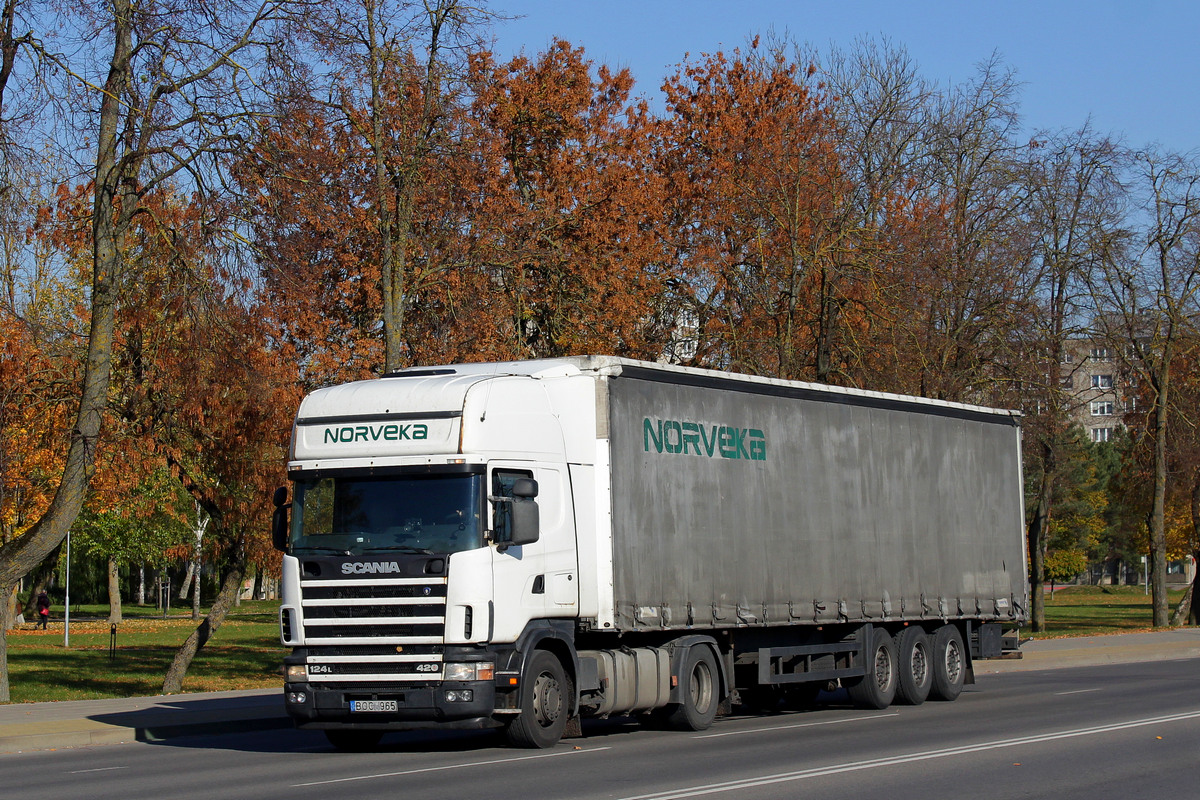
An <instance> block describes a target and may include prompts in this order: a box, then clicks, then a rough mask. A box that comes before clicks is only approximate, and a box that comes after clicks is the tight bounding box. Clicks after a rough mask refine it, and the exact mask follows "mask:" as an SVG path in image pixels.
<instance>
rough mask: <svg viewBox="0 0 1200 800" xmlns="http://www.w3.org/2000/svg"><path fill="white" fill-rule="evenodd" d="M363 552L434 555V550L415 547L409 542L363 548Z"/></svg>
mask: <svg viewBox="0 0 1200 800" xmlns="http://www.w3.org/2000/svg"><path fill="white" fill-rule="evenodd" d="M363 553H364V554H365V553H419V554H421V555H423V556H431V555H433V551H432V550H426V549H425V548H424V547H413V546H412V545H407V544H394V545H390V546H388V547H368V548H366V549H365V550H363Z"/></svg>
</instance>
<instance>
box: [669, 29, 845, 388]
mask: <svg viewBox="0 0 1200 800" xmlns="http://www.w3.org/2000/svg"><path fill="white" fill-rule="evenodd" d="M814 75H815V68H813V67H805V66H803V65H801V64H799V63H797V62H796V61H795V60H794V59H791V58H789V57H788V56H787V54H786V53H785V51H784V50H783V48H782V47H770V48H763V47H761V46H760V43H759V42H758V41H757V40H755V41H754V42H753V43H751V45H750V47H749V48H748V50H747V51H746V52H742V51H740V50H735V51H734V53H733V54H732V55H730V56H726V55H725V54H723V53H716V54H713V55H709V56H707V57H706V58H704V59H703V60H702V61H700V62H699V63H692V64H688V65H685V67H684V69H683V70H682V71H681V72H679V73H678V74H676V75H674V76H672V77H670V78H669V79H668V80H667V82H666V84H665V85H664V90H665V92H666V96H667V104H668V115H667V118H666V120H665V121H664V124H663V130H664V133H663V140H662V143H661V144H660V153H661V156H662V160H663V164H662V169H663V170H664V173H665V174H666V175H667V177H668V180H669V195H670V196H671V197H672V198H673V199H674V205H673V207H672V209H671V211H672V219H671V220H670V221H669V225H670V226H671V229H672V233H673V234H674V236H675V237H676V240H675V242H674V245H675V258H676V265H677V268H678V269H679V270H680V271H681V272H682V273H683V274H684V275H686V278H685V280H684V284H685V285H686V287H687V291H688V295H689V297H688V303H689V306H690V311H691V312H692V315H693V316H694V319H695V321H696V327H697V345H698V349H697V352H696V356H695V359H694V360H695V362H696V363H699V364H704V365H707V366H714V367H724V368H728V369H733V370H738V371H747V372H753V373H759V374H767V375H774V376H777V377H781V378H792V379H797V378H801V379H804V378H806V379H816V380H821V381H832V380H834V379H836V378H837V377H838V376H839V375H843V374H844V371H845V351H844V349H843V344H844V337H845V335H846V331H847V329H848V327H849V326H852V325H854V324H855V323H854V322H853V321H852V318H853V317H854V316H855V315H856V313H857V312H856V308H855V307H856V304H858V303H859V302H860V299H861V298H860V293H861V292H862V291H864V288H865V283H864V282H863V281H862V280H861V277H862V276H861V274H860V269H859V267H860V265H861V263H862V261H861V259H860V257H859V256H860V253H859V251H860V249H861V248H863V247H864V246H865V243H866V241H867V240H868V239H869V234H864V232H863V231H862V230H860V229H859V228H858V226H857V225H855V221H854V219H853V217H852V216H851V215H850V214H849V213H848V212H849V210H850V208H849V200H850V191H849V189H850V187H849V184H848V183H847V180H846V174H845V171H844V168H843V164H842V155H841V154H840V153H839V152H838V148H837V143H838V135H839V125H838V122H837V120H836V119H835V118H834V116H833V115H832V114H831V113H830V108H829V105H828V102H827V99H826V97H825V96H824V94H823V87H822V86H821V84H819V83H817V82H816V81H814V79H813V77H814ZM843 379H844V378H843Z"/></svg>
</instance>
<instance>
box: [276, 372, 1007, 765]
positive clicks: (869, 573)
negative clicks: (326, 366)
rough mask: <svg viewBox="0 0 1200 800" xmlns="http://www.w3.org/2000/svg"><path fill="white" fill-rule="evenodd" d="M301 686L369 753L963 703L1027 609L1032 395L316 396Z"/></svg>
mask: <svg viewBox="0 0 1200 800" xmlns="http://www.w3.org/2000/svg"><path fill="white" fill-rule="evenodd" d="M288 473H289V478H290V480H291V483H292V498H291V502H290V503H288V502H287V500H288V497H287V494H288V493H287V492H286V490H284V489H280V490H279V491H277V492H276V497H275V503H276V506H277V510H276V514H275V519H274V523H273V529H274V530H273V534H274V538H275V544H276V546H277V547H278V548H279V549H281V550H282V551H283V552H284V556H283V602H282V607H281V611H280V624H281V631H282V639H283V643H284V644H285V645H288V646H289V647H291V648H292V651H291V653H290V655H289V656H288V657H287V658H286V686H285V698H286V706H287V709H288V712H289V714H290V715H291V716H292V717H293V718H294V720H295V721H296V723H297V724H298V725H299V726H300V727H304V728H317V729H323V730H324V731H325V732H326V734H327V735H328V737H329V739H330V741H331V742H332V743H333V744H334V745H336V746H338V747H340V748H344V749H361V748H367V747H371V746H373V745H374V744H375V743H377V742H378V740H379V738H380V737H381V736H382V734H383V732H385V731H388V730H399V729H406V728H416V727H434V726H444V727H487V726H495V727H500V728H503V729H504V731H505V733H506V735H507V737H508V739H509V741H510V742H512V743H513V744H516V745H520V746H526V747H550V746H552V745H554V744H555V743H556V742H557V741H558V740H559V739H560V737H562V736H563V735H564V734H565V733H577V727H578V725H579V722H578V720H579V719H580V718H581V717H588V716H592V717H605V716H616V715H622V716H626V715H632V716H639V717H640V718H642V719H643V720H645V721H647V722H649V723H652V724H656V725H663V726H668V727H676V728H682V729H690V730H701V729H703V728H706V727H707V726H709V725H710V724H711V723H712V720H713V718H714V715H715V714H716V713H717V712H718V710H719V709H725V708H728V707H729V705H730V704H731V703H744V704H758V705H769V706H774V705H776V704H783V703H796V704H803V703H808V702H810V701H811V700H813V699H814V698H815V697H816V694H817V693H818V692H819V691H820V690H821V689H823V688H829V687H832V686H834V685H836V684H840V685H841V686H843V687H846V688H847V689H848V692H849V697H850V698H851V699H852V700H853V702H854V703H856V704H858V705H860V706H862V707H871V708H884V707H886V706H887V705H889V704H890V703H892V702H904V703H910V704H916V703H921V702H922V701H924V700H925V699H926V698H927V697H930V696H932V697H936V698H940V699H945V700H952V699H954V698H955V697H956V696H957V695H958V694H959V692H960V691H961V690H962V687H963V685H964V683H970V682H972V680H973V672H972V666H973V663H974V661H975V660H976V659H980V658H989V657H995V656H998V655H1000V654H1001V653H1002V651H1004V650H1006V649H1010V648H1011V647H1012V646H1014V645H1013V637H1011V636H1009V635H1006V633H1007V632H1008V631H1011V630H1013V629H1016V628H1017V627H1018V626H1019V625H1020V623H1021V622H1022V621H1023V619H1024V617H1025V613H1026V607H1027V603H1026V598H1027V592H1028V590H1027V586H1028V584H1027V579H1026V555H1025V540H1024V536H1023V525H1022V520H1023V512H1022V480H1021V456H1020V429H1019V415H1018V414H1016V413H1015V412H1010V411H1000V410H995V409H990V408H982V407H978V406H968V405H959V404H952V403H944V402H938V401H933V400H926V399H920V398H913V397H902V396H897V395H889V394H881V393H877V392H867V391H858V390H852V389H842V388H834V387H828V386H818V385H813V384H806V383H796V382H788V381H780V380H772V379H766V378H758V377H751V376H745V375H734V374H728V373H721V372H713V371H707V370H698V369H689V368H682V367H673V366H664V365H660V364H652V363H646V362H639V361H631V360H625V359H619V358H611V357H600V356H581V357H571V358H561V359H547V360H539V361H526V362H511V363H496V364H459V365H452V366H445V367H434V368H414V369H409V370H404V371H401V372H397V373H395V374H392V375H388V376H386V377H383V378H380V379H377V380H368V381H361V382H356V383H350V384H346V385H342V386H333V387H330V388H326V389H321V390H319V391H316V392H314V393H312V394H311V395H309V396H308V397H307V398H305V400H304V401H303V403H302V405H301V407H300V410H299V413H298V415H297V417H296V420H295V428H294V431H293V438H292V446H291V452H290V457H289V462H288Z"/></svg>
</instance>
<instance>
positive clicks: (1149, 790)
mask: <svg viewBox="0 0 1200 800" xmlns="http://www.w3.org/2000/svg"><path fill="white" fill-rule="evenodd" d="M833 699H835V700H836V699H837V697H836V696H835V697H834V698H833ZM585 733H586V734H587V735H586V737H585V738H583V739H575V740H566V741H564V742H562V743H560V744H559V745H558V746H557V747H555V748H554V749H552V750H548V751H521V750H512V749H507V748H505V747H502V746H500V743H499V741H498V739H497V737H495V736H494V735H491V734H487V733H442V732H439V733H437V734H429V733H420V732H412V733H405V734H392V735H390V736H389V737H388V738H386V739H385V740H384V743H383V745H382V749H381V750H380V751H379V752H376V753H370V754H347V753H338V752H335V751H334V750H333V749H332V748H330V747H329V746H328V745H327V744H326V743H325V739H324V737H323V736H322V735H321V734H319V733H311V732H301V731H293V730H284V731H271V732H260V733H254V734H245V735H225V736H219V737H194V738H186V739H174V740H170V741H168V742H165V743H158V744H149V743H131V744H124V745H113V746H107V747H84V748H76V749H71V750H61V751H42V752H32V753H20V754H10V755H3V756H0V787H3V789H2V796H4V797H13V798H17V797H28V798H31V799H32V800H59V798H62V799H63V800H68V799H69V800H78V798H87V800H107V799H108V798H113V800H130V799H131V798H139V799H140V798H170V799H171V800H188V799H189V798H222V800H227V799H229V798H281V799H282V798H288V800H302V799H304V798H322V799H323V800H324V799H326V798H356V800H357V799H358V798H364V799H365V798H389V799H392V798H397V797H404V798H446V799H447V800H451V799H453V800H458V799H459V798H470V797H487V798H489V800H493V799H495V800H507V798H513V799H514V800H516V798H520V800H529V799H530V798H587V799H589V800H590V799H591V798H618V799H620V800H634V799H635V798H636V799H637V800H673V799H674V798H685V797H686V798H692V797H719V798H729V799H730V800H735V799H736V800H750V799H752V798H753V799H755V800H757V799H759V798H763V799H765V798H783V797H787V798H793V797H794V798H808V797H813V798H818V797H821V798H825V797H855V798H887V800H918V798H919V799H920V800H928V798H987V799H988V800H1005V799H1006V798H1027V797H1035V798H1055V800H1075V798H1078V799H1079V800H1084V798H1086V800H1096V798H1098V797H1100V798H1104V797H1120V798H1123V800H1136V799H1137V798H1166V797H1179V798H1183V797H1194V796H1196V794H1197V791H1196V788H1195V777H1194V775H1193V772H1194V765H1195V763H1196V749H1197V745H1200V670H1198V669H1197V663H1196V661H1195V660H1180V661H1159V662H1152V663H1143V664H1122V665H1109V666H1096V667H1085V668H1068V669H1057V670H1048V671H1042V672H1014V673H1006V674H994V675H982V676H980V683H979V684H978V685H977V686H974V687H968V689H967V691H966V692H964V694H963V695H962V697H960V698H959V699H958V700H957V701H956V702H954V703H935V702H929V703H926V704H925V705H923V706H921V707H917V708H911V707H892V708H890V709H887V710H885V711H859V710H855V709H852V708H850V707H848V706H846V705H837V704H834V705H830V706H826V707H823V708H821V709H819V710H816V711H812V712H805V713H792V714H779V715H773V716H759V717H746V716H735V717H730V718H725V719H720V720H718V721H717V723H716V724H715V725H714V726H713V727H712V729H710V730H708V731H704V732H700V733H680V732H658V731H648V730H643V729H641V728H639V727H638V726H637V725H636V724H632V723H626V722H623V721H608V722H597V723H590V724H587V725H585Z"/></svg>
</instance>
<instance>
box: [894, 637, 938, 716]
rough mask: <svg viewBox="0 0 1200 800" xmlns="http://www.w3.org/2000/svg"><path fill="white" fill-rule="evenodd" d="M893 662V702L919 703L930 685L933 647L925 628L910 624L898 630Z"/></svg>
mask: <svg viewBox="0 0 1200 800" xmlns="http://www.w3.org/2000/svg"><path fill="white" fill-rule="evenodd" d="M896 663H897V668H898V672H899V681H898V682H897V684H896V702H897V703H903V704H905V705H909V706H919V705H921V703H924V702H925V698H926V697H929V690H930V688H931V687H932V686H933V649H932V647H931V645H930V643H929V636H928V635H926V633H925V631H923V630H921V629H920V628H918V627H917V626H916V625H910V626H909V627H907V628H905V629H904V630H903V631H901V632H900V635H899V636H897V637H896Z"/></svg>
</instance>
